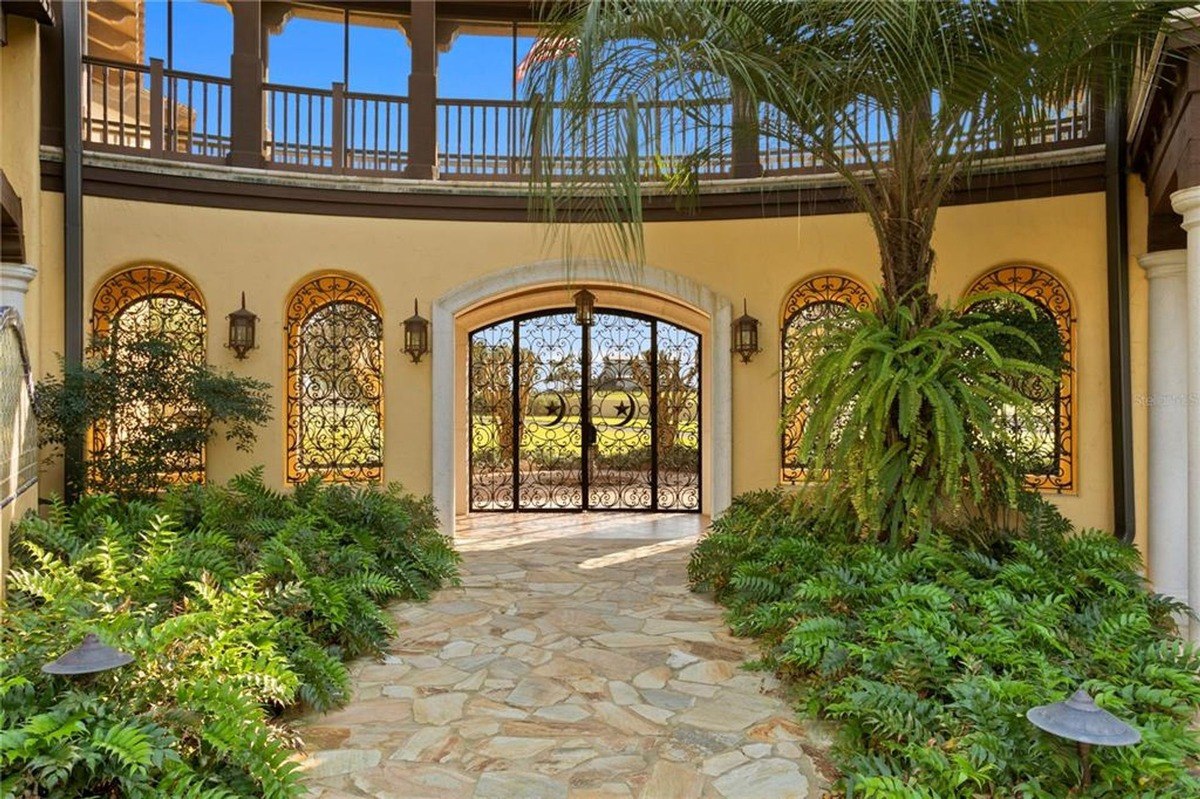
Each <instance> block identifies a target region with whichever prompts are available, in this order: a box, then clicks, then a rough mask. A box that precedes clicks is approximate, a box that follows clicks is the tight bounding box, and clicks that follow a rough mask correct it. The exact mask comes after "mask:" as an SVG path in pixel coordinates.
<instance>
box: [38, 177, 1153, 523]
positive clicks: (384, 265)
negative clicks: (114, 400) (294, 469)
mask: <svg viewBox="0 0 1200 799" xmlns="http://www.w3.org/2000/svg"><path fill="white" fill-rule="evenodd" d="M42 210H43V213H42V216H43V225H44V229H45V230H46V231H47V235H46V237H45V242H44V245H43V248H42V257H43V259H44V261H45V262H46V263H52V262H53V259H54V258H56V257H57V258H58V263H61V255H60V254H59V253H58V252H57V248H60V247H61V245H60V244H58V243H56V239H60V238H61V236H58V235H55V234H54V232H55V231H57V230H60V229H61V200H60V198H59V196H58V195H54V194H49V193H48V194H46V195H44V201H43V209H42ZM84 218H85V241H86V245H85V260H86V263H85V273H86V290H87V292H88V297H87V302H88V303H90V300H91V293H92V292H93V291H94V290H95V288H96V286H97V285H98V283H99V282H100V281H102V280H103V279H104V278H105V277H107V276H108V275H109V274H111V273H112V272H114V271H116V270H118V269H120V268H123V267H127V266H131V265H135V264H144V263H157V264H163V265H166V266H170V267H171V268H174V269H176V270H178V271H179V272H181V273H183V274H184V275H186V276H188V277H189V278H191V279H192V280H193V281H194V282H195V283H196V284H197V286H198V287H199V289H200V291H201V292H202V293H203V295H204V298H205V301H206V303H207V305H208V310H209V320H210V337H209V357H210V359H211V360H212V361H213V362H215V363H216V364H218V365H220V366H222V367H225V368H229V369H233V370H234V371H236V372H238V373H239V374H244V375H248V376H253V377H257V378H260V379H262V380H266V381H268V382H270V383H272V384H273V385H274V386H275V389H274V392H275V400H276V407H277V412H276V419H275V420H274V421H273V422H272V423H271V424H270V425H269V426H268V427H266V428H264V429H263V430H262V432H261V434H260V437H259V444H258V448H257V451H256V452H254V453H239V452H235V451H233V450H232V449H231V448H230V447H228V446H227V445H225V444H224V443H223V442H221V443H218V444H216V445H214V446H213V447H212V449H211V451H210V464H211V476H212V477H213V478H214V479H217V480H221V479H224V478H227V477H228V476H230V475H231V474H233V473H235V472H237V471H239V470H242V469H245V468H248V467H249V466H251V465H253V464H256V463H263V464H265V465H266V474H267V477H268V478H269V479H271V480H272V481H275V482H279V481H281V480H282V475H283V450H284V435H283V421H282V417H283V414H282V402H283V400H282V377H283V369H284V303H285V301H286V298H287V294H288V292H289V291H290V289H291V288H292V287H294V286H295V285H296V284H297V283H298V282H299V281H300V280H301V279H302V278H303V277H305V276H306V275H309V274H311V273H313V272H316V271H319V270H324V269H336V270H344V271H348V272H351V273H353V274H355V275H358V276H360V277H361V278H363V279H364V280H365V281H366V282H367V283H368V284H369V285H370V286H371V287H372V288H373V289H374V290H375V292H376V293H377V295H378V296H379V298H380V301H381V303H382V307H383V310H384V323H385V333H384V336H385V340H384V346H385V386H384V397H385V414H386V430H387V438H386V442H385V463H384V472H385V478H386V479H388V480H398V481H400V482H402V483H404V484H405V485H406V486H408V487H409V488H410V489H412V490H415V491H428V490H429V489H430V485H431V479H430V458H431V430H430V424H431V422H430V416H431V403H432V402H434V401H445V398H434V397H432V396H431V385H432V383H431V375H430V368H429V364H428V362H427V361H426V362H423V363H422V364H419V365H414V364H411V363H409V362H408V360H407V359H406V358H404V357H403V355H402V353H401V352H400V349H401V346H402V341H401V330H400V323H401V321H402V320H403V319H404V318H405V317H406V316H408V315H409V314H410V313H411V312H412V301H413V298H414V297H416V298H419V299H420V300H421V305H422V311H423V313H425V315H427V316H428V315H429V312H428V308H429V304H430V302H431V301H433V300H435V299H436V298H438V297H439V296H441V295H442V294H443V293H445V292H447V291H449V290H452V289H454V288H456V287H458V286H461V285H462V284H464V283H465V282H467V281H470V280H472V279H474V278H477V277H479V276H482V275H485V274H488V273H492V272H495V271H497V270H504V269H508V268H511V267H514V266H518V265H521V264H527V263H530V262H535V261H540V260H543V259H546V258H549V257H555V256H557V255H558V254H559V253H558V251H557V250H556V249H555V248H553V247H552V246H551V247H548V245H547V244H546V240H545V235H544V231H543V229H542V228H541V227H540V226H537V225H533V224H520V223H501V222H496V223H485V222H446V221H416V220H386V219H359V218H348V217H321V216H310V215H301V214H282V213H265V212H256V211H238V210H224V209H213V208H192V207H183V206H171V205H161V204H152V203H141V202H132V201H124V200H114V199H106V198H97V197H88V198H86V200H85V204H84ZM646 243H647V259H648V262H649V263H650V264H652V265H654V266H656V267H658V268H660V269H665V270H669V271H674V272H678V273H682V274H685V275H687V276H689V277H691V278H692V279H694V280H696V281H699V282H700V283H702V284H704V285H706V286H708V287H710V288H711V289H713V290H714V291H715V292H717V293H718V294H721V295H724V296H725V297H728V298H729V299H730V300H732V301H734V302H735V303H736V304H737V306H738V307H739V309H740V306H741V301H742V299H743V297H744V298H745V299H746V301H747V303H748V306H749V309H750V312H751V313H752V314H754V315H755V316H757V317H758V318H759V319H761V320H762V321H763V328H762V345H763V347H764V352H763V354H762V355H760V356H759V357H758V358H756V359H755V360H754V361H753V362H752V363H750V364H748V365H743V364H741V363H740V362H737V363H735V364H734V366H733V396H734V409H733V423H734V429H733V440H734V453H733V488H734V491H735V492H740V491H745V490H749V489H753V488H761V487H764V486H770V485H774V484H775V483H776V482H777V479H778V462H777V460H778V456H777V452H778V432H777V427H776V420H777V418H778V396H779V387H778V355H777V352H778V344H779V341H778V339H779V333H778V330H777V319H778V315H779V310H780V305H781V303H782V302H783V301H784V299H785V297H786V295H787V293H788V291H789V290H790V288H791V287H792V286H794V285H795V284H796V283H797V282H799V281H800V280H802V279H804V278H805V277H807V276H809V275H812V274H814V273H816V272H820V271H826V270H836V271H841V272H846V273H849V274H852V275H855V276H858V277H859V278H860V279H862V280H863V281H864V282H867V283H869V284H874V283H877V282H878V280H879V277H878V267H877V263H878V259H877V256H876V245H875V239H874V237H873V235H872V233H871V231H870V229H869V226H868V224H867V221H866V219H865V217H863V216H862V215H860V214H846V215H835V216H809V217H794V218H782V219H744V220H728V221H703V222H699V221H682V222H670V223H665V222H664V223H652V224H649V225H648V226H647V230H646ZM934 244H935V247H936V250H937V253H938V266H937V270H936V272H935V275H934V289H935V291H937V292H938V293H939V294H940V295H941V296H943V297H944V298H956V297H957V296H959V295H960V294H961V293H962V292H963V291H965V290H966V289H967V287H968V286H969V285H970V283H971V282H972V281H973V280H974V279H975V278H976V277H978V276H979V275H980V274H982V273H984V272H985V271H987V270H989V269H991V268H993V267H996V266H998V265H1002V264H1009V263H1029V264H1035V265H1039V266H1043V267H1046V268H1048V269H1050V270H1051V271H1053V272H1054V273H1056V274H1057V275H1059V276H1060V277H1061V278H1062V279H1063V280H1064V281H1065V282H1066V283H1067V285H1068V286H1069V288H1070V290H1071V292H1072V294H1073V297H1074V300H1075V303H1076V309H1077V317H1078V324H1077V336H1078V341H1077V347H1078V350H1077V366H1078V376H1077V387H1076V391H1077V396H1078V415H1077V419H1076V425H1077V427H1076V430H1077V433H1076V463H1077V486H1078V490H1077V491H1076V493H1075V494H1073V495H1071V496H1061V497H1058V498H1057V499H1056V501H1057V502H1058V503H1059V505H1060V506H1061V507H1062V508H1063V510H1064V511H1065V512H1066V513H1067V514H1068V515H1070V516H1071V517H1072V518H1073V519H1074V520H1075V521H1076V522H1077V523H1079V524H1081V525H1085V526H1095V527H1101V528H1109V527H1111V525H1112V498H1111V456H1110V452H1111V450H1110V433H1109V399H1108V349H1107V346H1108V345H1107V336H1108V331H1107V328H1108V322H1107V310H1106V307H1107V306H1106V302H1107V300H1106V291H1107V288H1106V283H1105V237H1104V197H1103V195H1102V194H1098V193H1095V194H1085V195H1074V196H1066V197H1057V198H1045V199H1036V200H1022V201H1013V202H1003V203H990V204H980V205H972V206H956V207H950V208H945V209H943V210H942V211H941V214H940V217H939V223H938V227H937V231H936V235H935V239H934ZM1135 277H1137V276H1136V275H1135ZM564 278H565V275H564ZM1135 285H1136V283H1135ZM242 291H245V292H246V294H247V300H248V305H249V307H250V308H251V309H252V310H253V311H254V312H255V313H257V314H258V315H259V316H260V317H261V321H260V323H259V343H260V349H259V350H258V351H256V352H254V353H253V354H251V355H250V357H249V358H248V359H247V360H245V361H242V362H238V361H236V360H235V359H234V358H233V356H232V354H231V353H230V352H229V351H228V350H226V349H224V348H223V343H224V341H225V321H224V316H225V314H226V313H228V312H229V311H231V310H233V309H234V308H236V307H237V305H238V298H239V295H240V293H241V292H242ZM1137 291H1142V288H1141V287H1139V288H1138V289H1137ZM44 292H45V293H46V294H50V295H53V297H54V299H53V300H52V301H51V300H49V299H48V298H47V299H45V300H44V301H43V302H42V313H43V315H44V319H45V322H46V330H47V335H46V336H44V337H43V346H42V353H41V357H42V361H43V363H51V362H52V359H53V358H54V357H55V353H57V352H59V351H60V350H61V344H60V343H59V342H61V333H60V332H59V331H61V311H56V309H58V308H60V307H61V293H60V292H61V284H55V283H53V282H50V281H48V282H46V284H45V285H44ZM1136 296H1142V295H1140V294H1139V295H1136ZM563 299H564V302H566V301H568V295H567V293H566V291H565V290H564V294H563ZM1139 324H1141V325H1143V326H1144V314H1143V315H1142V318H1141V321H1140V322H1139ZM1139 341H1140V339H1139Z"/></svg>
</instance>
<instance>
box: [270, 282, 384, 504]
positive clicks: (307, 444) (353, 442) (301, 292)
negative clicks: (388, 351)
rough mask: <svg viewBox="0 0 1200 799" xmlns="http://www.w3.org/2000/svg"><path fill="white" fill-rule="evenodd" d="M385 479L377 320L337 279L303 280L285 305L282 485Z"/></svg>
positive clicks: (366, 292) (355, 288)
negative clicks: (316, 478) (284, 477)
mask: <svg viewBox="0 0 1200 799" xmlns="http://www.w3.org/2000/svg"><path fill="white" fill-rule="evenodd" d="M314 475H316V476H319V477H321V478H322V479H324V480H328V481H331V482H346V483H373V482H379V481H380V479H381V478H382V476H383V321H382V318H381V314H380V311H379V303H378V302H377V301H376V299H375V296H374V294H373V293H372V292H371V290H370V289H369V288H367V287H366V286H365V285H363V284H362V283H360V282H358V281H357V280H355V279H354V278H352V277H350V276H348V275H343V274H324V275H319V276H317V277H314V278H311V279H309V280H307V281H305V282H304V283H303V284H301V286H300V287H299V288H297V289H296V291H295V292H293V293H292V296H291V299H290V300H289V301H288V305H287V479H288V481H289V482H300V481H303V480H306V479H308V478H309V477H312V476H314Z"/></svg>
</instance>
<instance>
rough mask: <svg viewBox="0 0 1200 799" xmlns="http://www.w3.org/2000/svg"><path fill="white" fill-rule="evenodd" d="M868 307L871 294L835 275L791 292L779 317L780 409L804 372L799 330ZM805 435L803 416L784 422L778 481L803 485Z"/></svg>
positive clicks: (813, 279) (818, 277)
mask: <svg viewBox="0 0 1200 799" xmlns="http://www.w3.org/2000/svg"><path fill="white" fill-rule="evenodd" d="M870 304H871V292H870V291H869V290H868V289H867V287H866V286H864V285H863V284H862V283H859V282H858V281H857V280H855V279H854V278H852V277H846V276H845V275H836V274H822V275H815V276H813V277H810V278H808V279H807V280H805V281H804V282H803V283H801V284H800V285H798V286H796V288H794V289H792V292H791V294H789V295H788V298H787V301H786V302H785V303H784V304H783V312H782V314H781V315H780V321H781V324H780V335H779V340H780V349H781V352H780V358H781V360H780V370H779V371H780V384H781V389H782V404H781V406H780V407H781V408H784V409H786V408H787V407H788V405H789V404H790V403H791V401H792V399H793V398H794V397H795V392H796V385H797V383H798V381H799V378H800V375H801V374H803V371H804V366H805V364H804V355H803V353H802V352H801V351H800V342H799V336H800V331H801V330H803V329H804V328H805V326H807V325H809V324H811V323H813V322H820V321H821V320H823V319H830V318H833V317H834V316H836V315H838V314H840V313H843V312H844V311H845V310H846V309H847V308H855V309H862V308H866V307H867V306H868V305H870ZM803 433H804V415H803V414H800V413H797V414H793V416H792V418H790V419H787V420H786V424H785V425H784V428H783V437H782V442H781V450H780V453H781V462H780V480H781V481H782V482H784V483H802V482H804V480H805V479H806V473H807V469H806V468H805V465H804V464H803V463H801V461H800V457H799V446H800V437H801V436H802V435H803Z"/></svg>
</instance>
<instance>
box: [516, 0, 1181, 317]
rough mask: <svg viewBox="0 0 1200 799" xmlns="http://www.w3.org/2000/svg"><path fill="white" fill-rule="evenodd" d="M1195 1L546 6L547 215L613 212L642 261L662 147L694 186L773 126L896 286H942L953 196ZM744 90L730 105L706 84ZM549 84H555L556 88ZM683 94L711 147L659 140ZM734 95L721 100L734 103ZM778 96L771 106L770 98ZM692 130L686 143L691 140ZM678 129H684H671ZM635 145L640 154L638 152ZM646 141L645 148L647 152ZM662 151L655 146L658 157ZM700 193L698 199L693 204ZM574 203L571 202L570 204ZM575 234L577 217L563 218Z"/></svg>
mask: <svg viewBox="0 0 1200 799" xmlns="http://www.w3.org/2000/svg"><path fill="white" fill-rule="evenodd" d="M1186 5H1188V3H1183V2H1146V1H1145V0H1086V1H1084V2H1077V1H1075V0H1059V1H1058V2H1032V1H1030V0H989V1H987V2H984V1H982V0H802V1H800V2H780V1H779V0H670V2H647V1H646V0H588V1H587V2H582V3H557V4H550V6H551V8H550V12H549V28H548V32H547V33H546V37H547V38H549V39H551V40H553V41H556V42H559V43H569V45H567V44H563V45H562V46H558V47H554V48H551V49H552V51H553V53H554V54H555V55H556V56H557V57H552V58H547V59H546V60H544V61H541V62H540V63H537V64H535V65H534V67H533V69H532V70H531V72H530V73H529V78H528V82H527V88H528V90H529V93H530V96H531V98H533V99H535V101H539V102H535V108H537V109H540V112H535V114H534V122H533V125H532V132H531V140H532V144H533V145H535V146H537V147H539V148H542V149H545V146H544V145H545V144H546V143H548V142H550V141H551V140H553V142H554V147H555V150H556V151H557V152H559V153H568V154H571V156H572V163H571V167H572V169H571V172H572V173H574V174H575V175H576V176H577V177H575V178H574V179H563V178H562V175H561V174H556V170H555V168H554V166H553V165H552V164H551V165H549V166H544V167H543V169H542V170H541V171H540V172H538V173H535V175H534V180H533V182H534V195H535V198H536V199H538V200H540V201H541V210H542V212H543V214H544V216H545V218H546V219H547V220H549V221H551V222H560V221H587V222H606V223H608V224H605V225H601V226H589V228H588V229H589V232H591V233H596V232H599V233H600V239H599V244H600V246H601V247H602V248H604V249H605V250H606V252H605V253H604V254H605V255H607V256H609V257H611V258H614V259H616V258H619V259H620V260H624V261H629V260H633V261H634V262H635V263H636V262H638V261H640V259H641V256H642V232H641V200H642V191H643V187H644V181H645V180H646V178H647V168H648V165H657V167H658V168H657V172H658V173H659V174H658V175H657V177H659V178H661V180H662V183H664V184H665V187H666V189H667V190H668V191H675V192H677V193H679V194H681V195H689V194H695V190H696V188H697V186H698V185H699V183H700V182H701V181H700V175H699V172H700V166H701V165H703V164H704V163H705V161H706V160H707V159H709V158H711V157H712V155H713V152H712V151H713V150H714V149H717V148H728V147H729V146H730V144H731V143H732V142H733V141H736V140H738V139H740V138H742V137H748V136H757V135H758V129H759V125H760V124H762V125H763V126H764V127H765V129H764V131H763V132H764V133H766V134H768V135H770V136H773V137H776V138H778V139H780V140H781V141H782V142H784V143H786V144H787V145H790V146H791V147H793V148H796V149H797V150H799V151H802V152H805V153H808V154H811V155H812V156H815V158H816V159H818V160H819V161H820V162H822V163H823V164H824V165H825V166H826V167H827V168H829V169H831V170H833V171H834V172H836V173H837V174H838V175H840V176H841V178H842V179H843V181H844V182H845V185H846V188H847V190H848V191H849V193H850V194H851V196H852V197H853V199H854V200H855V202H856V203H857V205H858V207H859V208H860V209H861V210H862V211H863V212H865V213H866V215H867V217H868V219H869V220H870V222H871V226H872V228H873V229H874V232H875V236H876V238H877V240H878V244H879V258H880V267H881V272H882V287H883V292H884V294H885V296H886V298H887V299H888V300H889V301H890V302H892V303H895V302H897V301H905V302H907V303H910V304H915V306H917V307H918V308H921V309H929V308H931V307H932V306H933V305H934V302H933V299H934V298H933V297H932V296H931V295H930V294H929V290H928V286H929V279H930V274H931V272H932V270H933V267H934V261H935V255H934V252H933V249H932V246H931V239H932V235H933V230H934V225H935V222H936V219H937V212H938V208H939V206H940V205H941V204H942V202H943V201H944V199H945V197H946V195H947V193H948V192H949V191H950V190H951V189H952V188H953V187H955V186H956V185H958V184H959V183H961V182H962V181H963V179H964V178H967V177H968V176H969V175H970V173H971V171H972V169H973V167H975V166H977V165H978V164H979V163H980V162H981V160H983V159H985V158H989V157H995V156H996V155H998V154H1000V153H998V152H997V151H998V143H1000V142H1014V141H1019V140H1022V139H1028V138H1030V137H1034V136H1036V135H1038V133H1039V131H1038V128H1039V126H1040V125H1043V124H1044V123H1045V120H1046V118H1047V116H1046V113H1045V112H1046V110H1047V109H1061V108H1063V107H1068V106H1072V105H1076V104H1079V103H1080V101H1081V99H1082V98H1083V97H1085V96H1086V93H1089V92H1090V93H1091V96H1092V97H1096V96H1099V97H1109V98H1112V97H1116V96H1118V95H1119V93H1120V92H1121V91H1122V90H1123V89H1124V87H1126V86H1127V85H1128V83H1129V80H1130V77H1131V75H1132V73H1133V70H1134V69H1135V67H1136V65H1137V64H1138V63H1139V60H1140V58H1139V56H1140V54H1141V53H1142V52H1147V51H1148V49H1149V48H1148V44H1149V43H1150V42H1152V41H1153V38H1154V36H1155V35H1156V34H1157V33H1158V32H1159V31H1160V30H1161V29H1162V28H1163V25H1164V20H1165V19H1166V18H1167V17H1168V15H1169V14H1170V12H1171V11H1172V10H1173V9H1175V8H1179V7H1183V6H1186ZM730 96H732V97H733V98H734V113H733V114H732V119H730V118H729V117H728V116H727V115H724V114H719V113H713V110H712V109H713V107H714V106H713V105H709V104H707V103H706V102H705V101H716V100H717V99H718V98H724V99H727V98H729V97H730ZM551 98H553V100H554V102H549V101H550V100H551ZM685 98H687V100H688V101H689V102H687V103H685V104H684V108H685V109H686V110H685V112H684V113H688V114H690V120H689V121H690V123H692V124H696V125H700V126H702V127H705V128H706V130H705V132H704V135H701V136H698V137H695V138H696V140H698V141H699V142H701V145H699V146H696V147H694V150H693V152H690V153H684V154H683V155H682V157H680V156H679V153H678V152H676V153H675V155H676V157H675V158H673V159H665V158H662V157H657V158H656V156H661V155H662V154H660V153H655V152H653V150H654V148H655V145H656V144H659V145H661V144H662V142H663V138H662V137H661V136H655V137H652V138H651V139H650V140H649V141H647V136H646V133H647V131H646V124H645V119H644V116H643V117H642V121H640V122H639V109H644V108H645V107H646V106H647V105H649V104H653V103H655V102H658V101H661V100H662V99H668V100H672V99H674V100H680V101H683V100H684V99H685ZM722 105H725V103H722ZM759 108H765V109H769V113H768V114H766V115H765V120H761V121H760V119H759V116H760V115H759V114H758V113H756V111H757V110H758V109H759ZM683 144H686V143H683ZM672 145H673V146H675V147H678V146H680V145H681V142H680V141H679V140H678V139H676V140H675V141H673V142H672ZM639 150H640V151H641V153H640V154H639ZM648 150H649V152H648V153H647V151H648ZM647 155H648V157H647ZM692 201H694V198H690V199H688V202H692ZM564 209H566V210H568V211H569V213H564ZM552 229H554V230H557V231H559V232H561V233H563V234H565V238H564V241H566V242H567V243H569V240H570V235H571V234H570V233H569V230H570V228H569V227H568V226H564V225H555V226H554V227H553V228H552Z"/></svg>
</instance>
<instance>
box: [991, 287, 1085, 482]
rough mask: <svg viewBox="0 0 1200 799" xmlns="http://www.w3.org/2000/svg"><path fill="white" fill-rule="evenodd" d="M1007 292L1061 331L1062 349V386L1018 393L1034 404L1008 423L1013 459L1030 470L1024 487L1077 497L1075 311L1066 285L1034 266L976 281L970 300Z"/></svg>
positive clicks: (1024, 387)
mask: <svg viewBox="0 0 1200 799" xmlns="http://www.w3.org/2000/svg"><path fill="white" fill-rule="evenodd" d="M997 291H1008V292H1012V293H1014V294H1019V295H1021V296H1022V297H1025V298H1026V299H1028V300H1030V301H1031V302H1032V303H1033V304H1034V306H1035V307H1036V308H1037V309H1038V310H1039V311H1041V312H1044V313H1045V314H1046V315H1047V316H1049V317H1050V318H1051V319H1052V320H1053V321H1054V324H1055V327H1057V328H1058V334H1059V336H1060V337H1061V338H1062V344H1063V361H1064V365H1063V372H1062V377H1061V379H1060V380H1059V382H1058V384H1057V385H1056V386H1055V387H1054V388H1053V389H1052V390H1047V389H1046V388H1045V387H1044V386H1043V385H1042V383H1041V382H1040V381H1024V382H1023V383H1022V384H1021V385H1020V386H1019V387H1018V388H1019V389H1020V390H1021V391H1022V393H1024V394H1025V395H1026V396H1027V397H1028V398H1029V399H1030V400H1031V401H1032V403H1033V412H1032V414H1030V416H1029V418H1027V419H1021V420H1018V419H1016V418H1015V417H1013V416H1012V415H1011V414H1010V415H1009V417H1008V418H1006V420H1005V421H1006V423H1008V424H1010V425H1012V427H1013V432H1014V433H1016V434H1017V435H1015V436H1014V437H1013V439H1014V440H1015V441H1017V442H1019V444H1018V446H1019V447H1020V451H1018V452H1014V453H1012V454H1013V455H1014V457H1016V458H1018V459H1020V461H1021V462H1023V463H1028V464H1031V468H1030V471H1029V472H1027V473H1026V475H1025V479H1026V484H1027V485H1029V486H1030V487H1031V488H1035V489H1038V490H1042V491H1058V492H1066V491H1074V490H1075V486H1076V469H1077V467H1076V464H1075V425H1076V419H1075V321H1076V320H1075V311H1074V304H1073V303H1072V301H1071V293H1070V291H1069V290H1068V289H1067V287H1066V285H1065V284H1064V283H1063V282H1062V281H1061V280H1059V279H1058V278H1057V277H1055V276H1054V275H1053V274H1051V273H1050V272H1048V271H1046V270H1044V269H1040V268H1038V267H1036V266H1025V265H1013V266H1003V267H1000V268H998V269H993V270H992V271H990V272H988V273H987V274H985V275H983V276H982V277H980V278H979V279H978V280H976V281H975V282H974V283H973V284H972V285H971V288H970V291H969V292H968V295H974V294H984V293H988V292H997Z"/></svg>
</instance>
